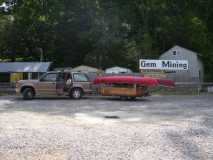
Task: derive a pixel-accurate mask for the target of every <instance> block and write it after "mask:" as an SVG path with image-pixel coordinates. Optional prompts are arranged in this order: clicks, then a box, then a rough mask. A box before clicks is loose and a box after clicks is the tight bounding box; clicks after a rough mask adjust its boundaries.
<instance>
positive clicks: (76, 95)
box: [71, 88, 83, 99]
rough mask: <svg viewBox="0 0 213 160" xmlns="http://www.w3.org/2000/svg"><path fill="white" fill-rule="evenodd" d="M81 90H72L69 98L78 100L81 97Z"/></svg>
mask: <svg viewBox="0 0 213 160" xmlns="http://www.w3.org/2000/svg"><path fill="white" fill-rule="evenodd" d="M82 94H83V93H82V90H81V89H79V88H75V89H73V90H72V93H71V96H72V98H74V99H80V98H81V97H82Z"/></svg>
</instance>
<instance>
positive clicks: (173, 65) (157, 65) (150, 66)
mask: <svg viewBox="0 0 213 160" xmlns="http://www.w3.org/2000/svg"><path fill="white" fill-rule="evenodd" d="M140 69H141V70H188V69H189V64H188V61H187V60H150V59H141V60H140Z"/></svg>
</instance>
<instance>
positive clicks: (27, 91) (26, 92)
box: [22, 88, 35, 100]
mask: <svg viewBox="0 0 213 160" xmlns="http://www.w3.org/2000/svg"><path fill="white" fill-rule="evenodd" d="M22 96H23V99H25V100H30V99H33V98H34V96H35V94H34V91H33V90H32V89H31V88H26V89H24V91H23V93H22Z"/></svg>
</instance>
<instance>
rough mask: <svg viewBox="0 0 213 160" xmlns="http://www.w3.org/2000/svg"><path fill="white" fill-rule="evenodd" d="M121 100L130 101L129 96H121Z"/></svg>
mask: <svg viewBox="0 0 213 160" xmlns="http://www.w3.org/2000/svg"><path fill="white" fill-rule="evenodd" d="M120 99H121V100H124V101H126V100H128V97H127V96H120Z"/></svg>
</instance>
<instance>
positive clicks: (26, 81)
mask: <svg viewBox="0 0 213 160" xmlns="http://www.w3.org/2000/svg"><path fill="white" fill-rule="evenodd" d="M38 81H39V80H20V81H18V83H20V84H24V83H38Z"/></svg>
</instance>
